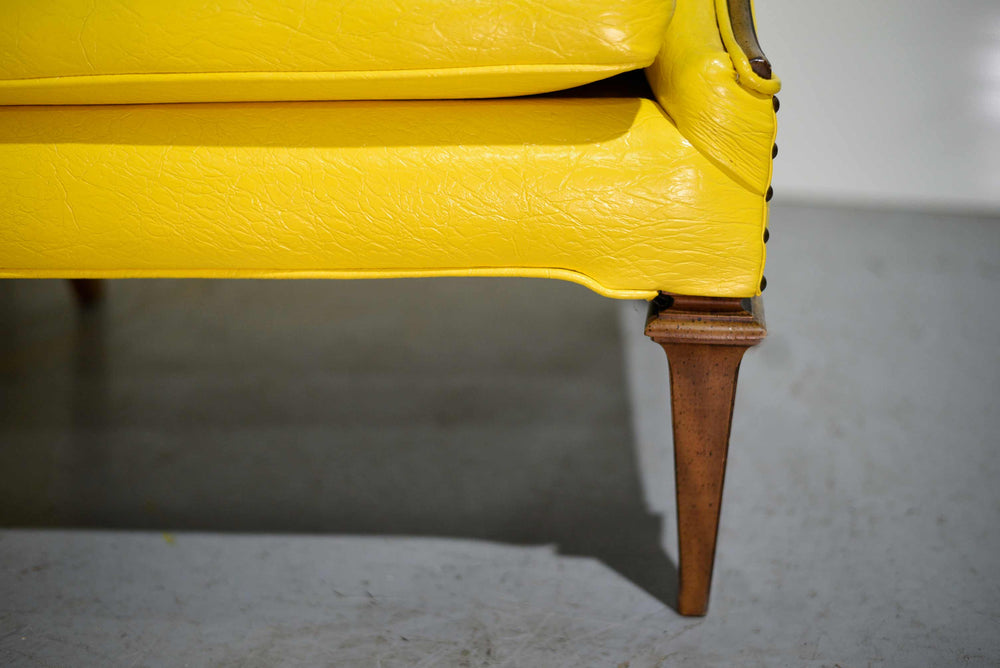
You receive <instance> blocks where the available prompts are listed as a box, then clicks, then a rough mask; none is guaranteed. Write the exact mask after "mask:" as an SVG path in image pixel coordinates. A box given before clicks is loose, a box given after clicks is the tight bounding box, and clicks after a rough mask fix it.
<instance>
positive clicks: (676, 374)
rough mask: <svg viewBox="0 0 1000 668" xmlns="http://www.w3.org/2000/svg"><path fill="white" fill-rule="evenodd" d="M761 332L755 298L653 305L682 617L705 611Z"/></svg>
mask: <svg viewBox="0 0 1000 668" xmlns="http://www.w3.org/2000/svg"><path fill="white" fill-rule="evenodd" d="M766 333H767V330H766V329H765V327H764V323H763V316H762V313H761V309H760V304H759V300H754V301H750V300H747V301H742V300H739V299H717V298H698V297H682V296H679V295H678V296H669V295H663V296H661V297H660V298H658V299H656V300H654V301H653V303H652V305H651V307H650V314H649V318H648V319H647V322H646V334H647V335H648V336H649V337H650V338H652V339H653V340H654V341H656V342H657V343H659V344H660V345H661V346H663V349H664V351H666V353H667V359H668V363H669V365H670V402H671V405H672V413H673V427H674V465H675V467H676V477H677V533H678V542H679V555H680V557H679V562H680V563H679V564H678V571H679V573H680V586H679V594H678V601H677V609H678V612H680V613H681V614H682V615H704V614H705V613H706V612H707V611H708V595H709V591H710V589H711V584H712V567H713V564H714V563H715V543H716V537H717V535H718V531H719V512H720V509H721V504H722V484H723V481H724V479H725V472H726V453H727V451H728V448H729V429H730V425H731V424H732V416H733V400H734V398H735V396H736V379H737V375H738V373H739V368H740V360H741V359H742V358H743V353H744V352H746V349H747V348H749V347H750V346H752V345H755V344H757V343H759V342H760V341H761V340H763V338H764V336H765V335H766Z"/></svg>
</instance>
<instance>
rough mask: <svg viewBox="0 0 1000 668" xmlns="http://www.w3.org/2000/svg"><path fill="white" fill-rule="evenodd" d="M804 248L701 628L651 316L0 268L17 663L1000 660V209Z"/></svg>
mask: <svg viewBox="0 0 1000 668" xmlns="http://www.w3.org/2000/svg"><path fill="white" fill-rule="evenodd" d="M768 251H769V255H770V259H769V268H768V280H769V284H770V288H769V289H768V291H767V294H766V299H765V301H766V304H767V308H768V322H769V326H770V329H771V336H770V337H769V339H768V341H767V342H766V343H765V344H764V345H763V346H762V347H761V348H759V349H757V350H754V351H751V353H750V354H748V356H747V359H746V361H745V363H744V365H743V371H742V374H741V392H740V395H739V397H738V400H737V413H736V418H735V421H734V425H733V434H734V437H733V444H732V445H733V447H732V451H731V457H730V466H729V473H728V478H727V490H726V497H725V504H724V509H723V526H722V530H721V537H720V540H721V543H720V552H719V555H718V562H717V568H716V579H715V590H714V592H713V598H712V608H711V610H710V613H709V616H708V617H707V618H705V619H700V620H697V619H696V620H691V619H685V618H681V617H679V616H678V615H677V614H676V613H675V612H674V611H673V610H672V608H671V607H670V606H671V605H672V603H673V598H674V596H675V584H674V580H675V578H676V569H675V566H674V563H675V554H676V551H675V548H674V529H675V523H674V519H673V509H674V504H673V501H672V494H673V489H672V478H671V475H672V473H671V457H670V450H669V446H668V443H669V436H668V435H669V418H668V416H667V414H666V412H665V411H666V400H665V397H666V391H667V388H666V380H665V376H666V363H665V360H664V358H663V355H662V352H661V351H659V350H658V349H657V348H656V347H655V346H653V344H650V343H649V342H647V341H645V340H643V339H642V337H641V335H640V334H639V331H640V329H641V321H642V319H643V307H641V306H639V305H637V304H632V303H616V302H613V301H610V300H606V299H603V298H601V297H599V296H597V295H593V294H591V293H589V292H588V291H586V290H585V289H583V288H581V287H578V286H575V285H570V284H565V283H559V282H554V281H553V282H547V281H533V280H454V279H439V280H413V281H403V282H398V281H386V282H378V281H372V282H361V283H356V282H355V283H339V282H228V281H217V282H211V281H142V282H117V283H114V284H112V285H111V286H110V288H109V293H108V299H107V301H106V303H105V304H104V306H103V307H102V308H101V309H100V310H98V311H96V312H93V313H88V314H84V315H79V314H77V312H76V310H75V309H74V307H73V305H72V302H71V300H70V296H69V294H68V291H67V290H66V288H65V286H64V285H62V284H61V283H60V282H58V281H35V282H24V281H21V282H13V281H0V526H4V527H7V528H6V529H5V530H3V531H0V664H3V665H17V666H70V665H72V666H205V665H215V666H230V665H231V666H279V665H307V666H319V665H330V666H373V667H375V666H384V667H386V668H388V667H389V666H609V667H612V668H614V667H616V666H628V667H629V668H639V667H645V666H650V667H652V666H735V665H741V666H831V667H832V666H842V667H845V668H846V667H847V666H948V665H961V666H987V665H1000V580H998V577H997V570H998V566H1000V531H998V529H1000V485H998V484H997V483H996V481H997V480H998V479H1000V447H998V446H1000V443H998V440H1000V437H998V434H1000V415H998V411H997V397H998V395H1000V352H998V348H997V331H998V329H1000V297H998V294H1000V220H990V219H977V218H971V217H961V218H960V217H946V216H932V215H922V214H905V213H892V212H871V211H846V210H836V209H819V208H800V207H789V206H785V207H782V206H776V207H774V210H773V214H772V239H771V242H770V244H769V246H768Z"/></svg>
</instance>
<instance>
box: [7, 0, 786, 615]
mask: <svg viewBox="0 0 1000 668" xmlns="http://www.w3.org/2000/svg"><path fill="white" fill-rule="evenodd" d="M778 88H779V82H778V80H777V79H776V78H774V77H773V76H772V75H771V71H770V65H769V64H768V63H767V61H766V59H765V58H764V56H763V54H762V53H761V52H760V48H759V46H758V45H757V40H756V36H755V31H754V27H753V16H752V12H751V7H750V0H728V1H727V0H677V1H676V3H675V2H673V0H367V1H366V2H351V1H349V0H327V1H325V2H314V1H307V2H302V3H299V2H296V3H285V2H281V1H280V0H214V1H213V2H210V3H209V2H203V1H201V0H173V1H172V2H163V1H162V0H115V1H113V2H112V1H111V0H96V2H95V1H93V0H46V1H45V2H38V1H37V0H5V2H3V3H0V277H5V278H40V277H61V278H69V279H74V280H75V283H74V285H75V287H76V288H77V290H78V294H79V295H80V297H81V299H83V300H85V301H86V300H90V299H93V298H95V297H96V295H97V294H98V291H97V289H98V287H99V284H97V283H96V282H94V281H93V279H102V278H127V277H213V278H236V277H247V278H305V277H309V278H384V277H407V276H533V277H548V278H559V279H564V280H569V281H574V282H577V283H581V284H583V285H585V286H587V287H589V288H591V289H592V290H595V291H597V292H599V293H601V294H603V295H606V296H608V297H614V298H622V299H646V300H650V301H651V308H650V315H649V319H648V323H647V328H646V332H647V334H648V335H649V336H651V337H652V338H653V339H654V340H655V341H656V342H658V343H660V344H662V345H663V347H664V348H665V349H666V351H667V354H668V358H669V360H670V368H671V381H672V403H673V414H674V446H675V451H676V466H677V496H678V512H679V533H680V580H681V583H680V595H679V604H678V607H679V610H680V612H681V613H683V614H688V615H701V614H704V613H705V611H706V609H707V602H708V592H709V585H710V580H711V573H712V563H713V559H714V551H715V540H716V533H717V526H718V517H719V507H720V501H721V495H722V481H723V473H724V467H725V458H726V450H727V446H728V440H729V425H730V419H731V412H732V404H733V395H734V392H735V385H736V374H737V370H738V367H739V363H740V359H741V356H742V354H743V352H744V351H745V349H746V348H747V347H748V346H751V345H754V344H755V343H758V342H759V341H760V340H761V339H762V338H763V337H764V335H765V329H764V326H763V323H762V321H761V319H760V317H759V315H758V313H759V297H758V296H759V294H760V291H761V289H762V288H763V269H764V255H765V252H764V248H765V246H764V244H765V241H766V239H767V203H766V202H767V200H768V199H769V198H770V187H769V183H770V179H771V161H772V158H773V153H772V151H773V150H774V136H775V111H776V109H777V100H775V99H774V98H773V96H774V94H775V93H776V92H777V91H778ZM570 89H572V90H570Z"/></svg>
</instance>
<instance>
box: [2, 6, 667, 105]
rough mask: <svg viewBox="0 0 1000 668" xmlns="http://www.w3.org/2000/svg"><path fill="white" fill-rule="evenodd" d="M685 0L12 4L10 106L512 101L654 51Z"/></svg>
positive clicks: (7, 49)
mask: <svg viewBox="0 0 1000 668" xmlns="http://www.w3.org/2000/svg"><path fill="white" fill-rule="evenodd" d="M672 8H673V2H672V0H362V1H358V0H326V1H323V2H320V1H316V0H311V1H307V2H285V1H283V0H215V1H213V2H205V1H204V0H169V1H168V0H3V2H0V103H3V104H101V103H108V104H116V103H130V102H222V101H261V100H317V99H318V100H349V99H406V98H431V99H434V98H442V97H451V98H463V97H505V96H511V95H522V94H527V93H540V92H545V91H553V90H561V89H564V88H569V87H571V86H577V85H580V84H583V83H587V82H588V81H596V80H597V79H601V78H603V77H607V76H611V75H612V74H616V73H618V72H625V71H628V70H633V69H637V68H640V67H645V66H646V65H649V64H650V63H651V62H653V58H654V57H655V56H656V52H657V50H658V49H659V46H660V43H661V40H662V36H663V31H664V30H665V29H666V26H667V23H668V21H669V20H670V15H671V12H672Z"/></svg>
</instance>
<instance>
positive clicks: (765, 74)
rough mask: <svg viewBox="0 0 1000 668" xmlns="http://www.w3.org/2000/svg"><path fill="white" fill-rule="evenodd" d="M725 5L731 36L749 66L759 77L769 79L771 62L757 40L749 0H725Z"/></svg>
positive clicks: (751, 6)
mask: <svg viewBox="0 0 1000 668" xmlns="http://www.w3.org/2000/svg"><path fill="white" fill-rule="evenodd" d="M726 6H727V8H728V9H729V24H730V25H731V26H733V37H735V38H736V43H737V44H738V45H739V47H740V48H741V49H743V53H744V54H746V57H747V60H748V61H750V68H751V69H752V70H753V71H754V74H756V75H757V76H759V77H760V78H761V79H770V78H771V63H770V61H769V60H768V59H767V56H765V55H764V50H763V49H762V48H761V47H760V42H759V41H758V40H757V28H756V27H755V26H754V20H753V5H752V3H751V0H727V2H726Z"/></svg>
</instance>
